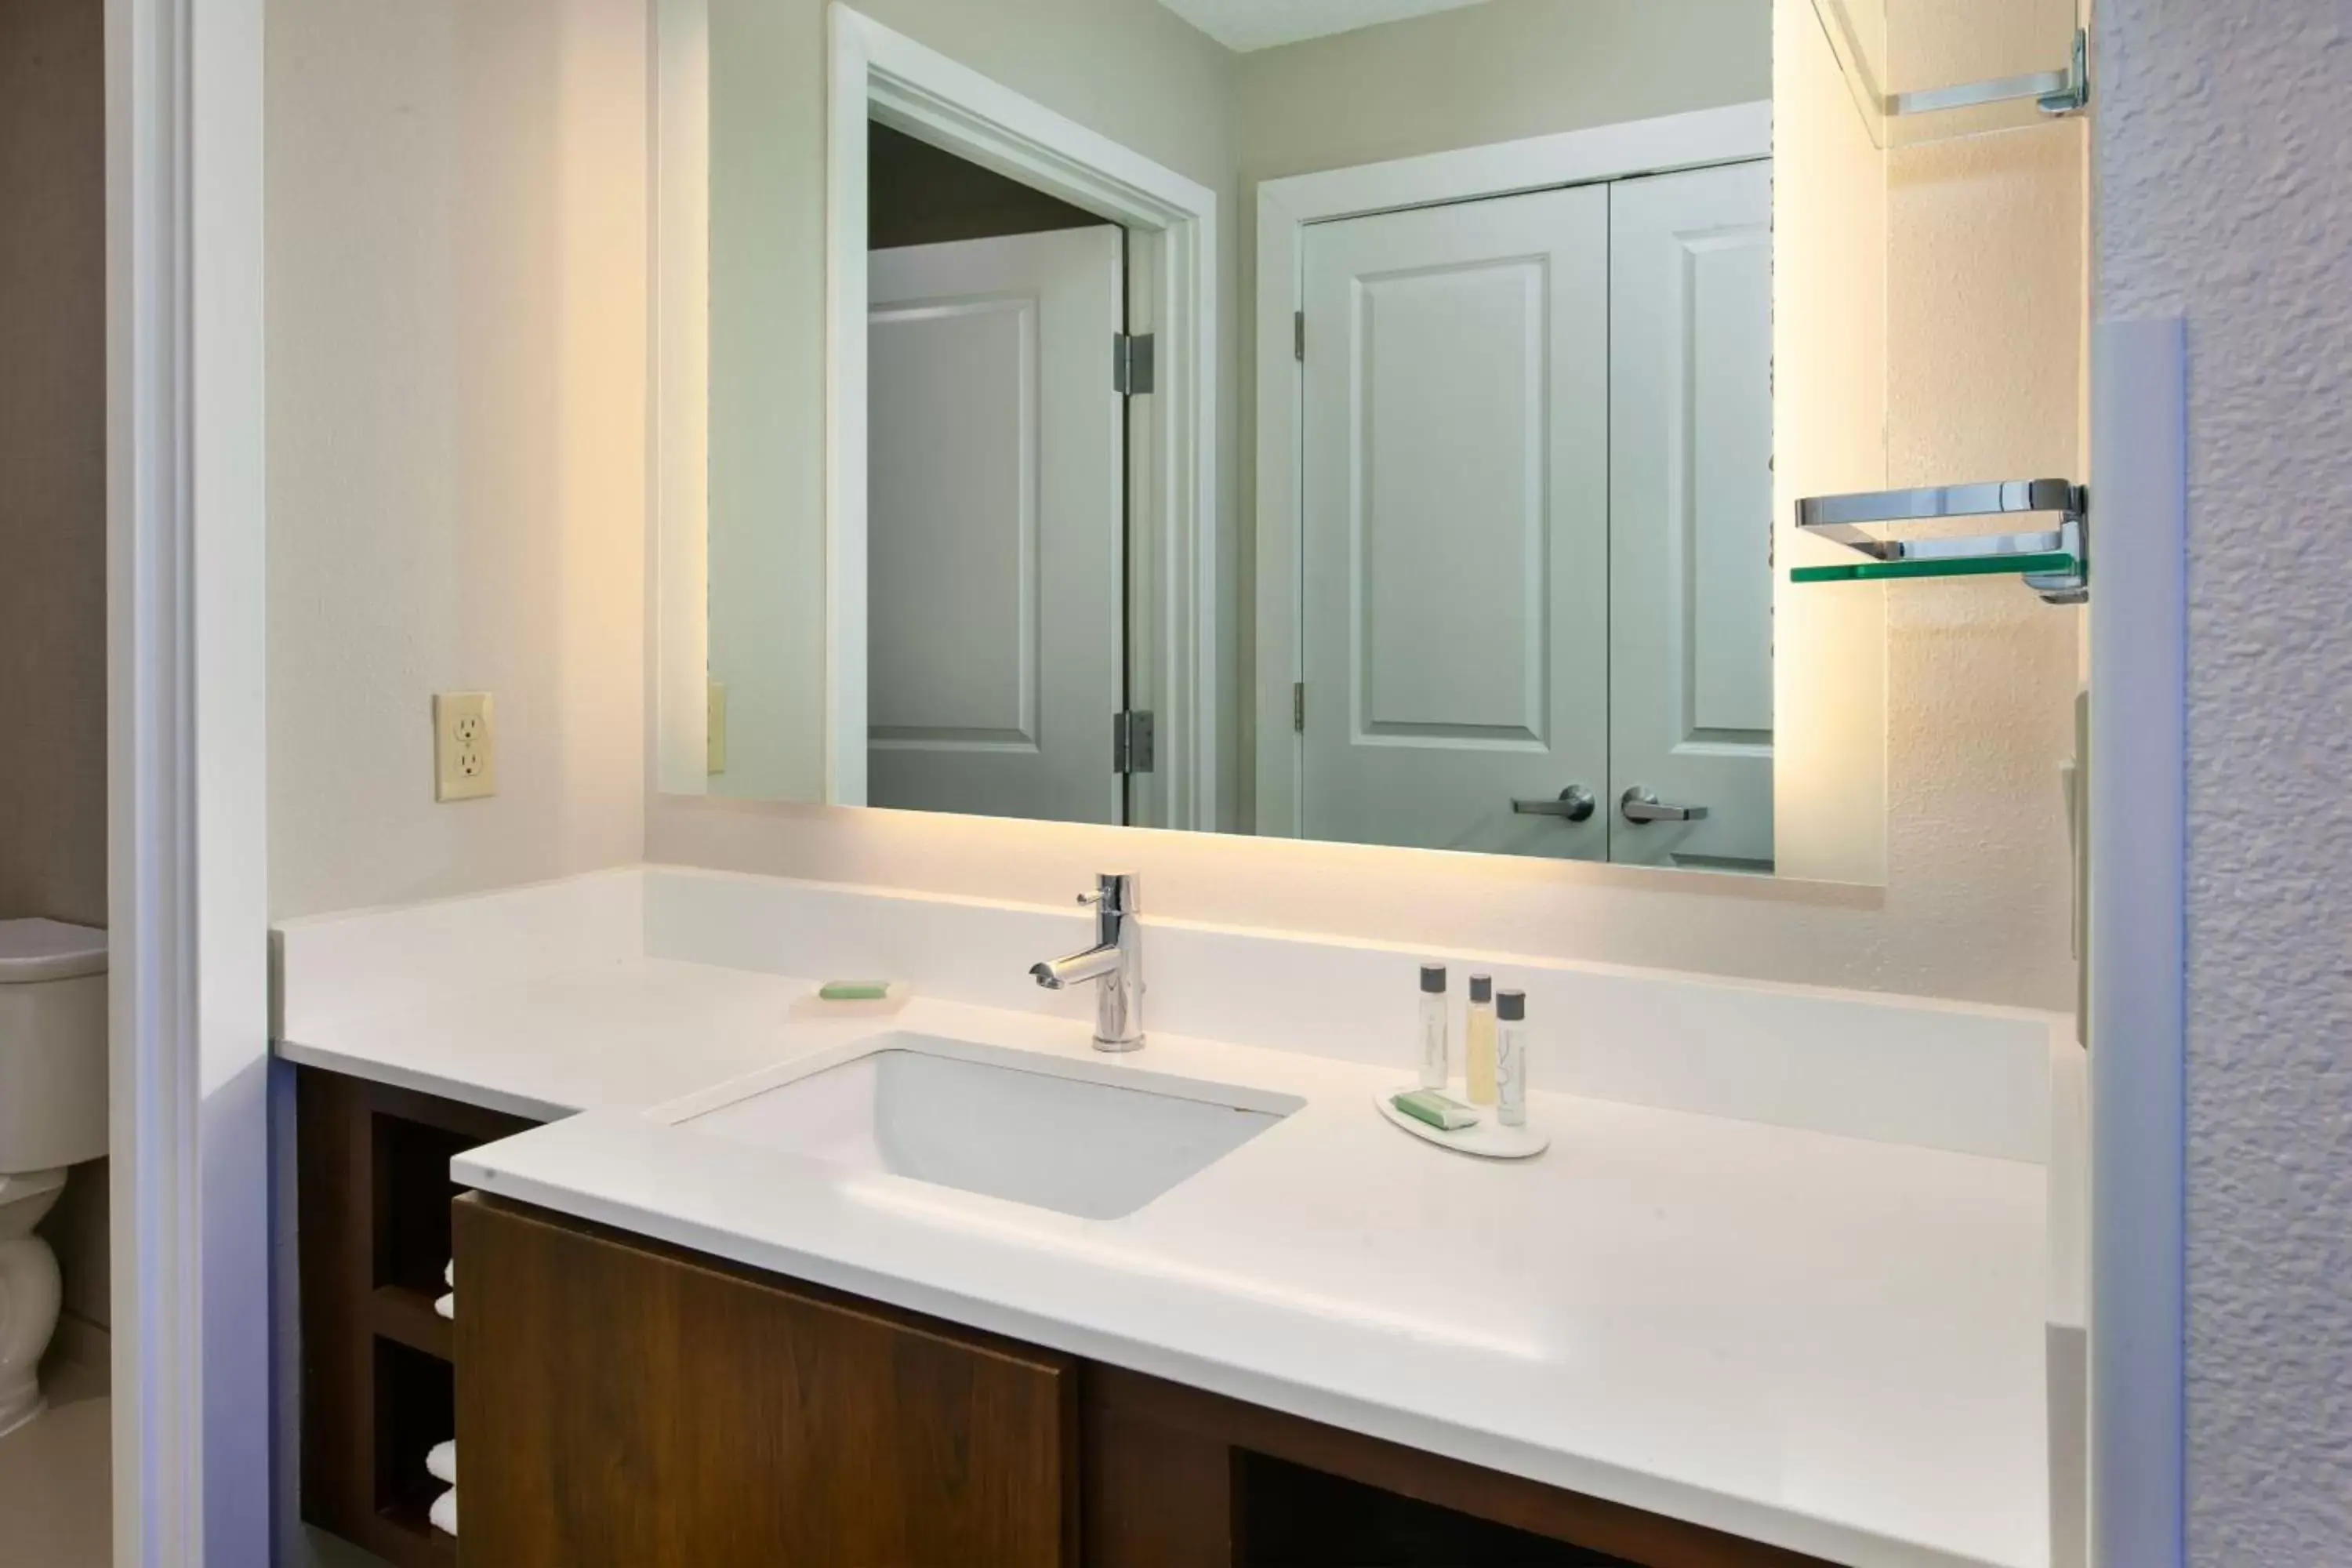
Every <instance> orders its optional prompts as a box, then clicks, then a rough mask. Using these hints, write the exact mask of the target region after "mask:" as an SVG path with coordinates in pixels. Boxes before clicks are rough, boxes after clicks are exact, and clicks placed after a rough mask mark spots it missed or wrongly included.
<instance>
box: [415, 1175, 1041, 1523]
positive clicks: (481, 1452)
mask: <svg viewBox="0 0 2352 1568" xmlns="http://www.w3.org/2000/svg"><path fill="white" fill-rule="evenodd" d="M455 1233H456V1241H457V1339H456V1344H457V1455H458V1480H457V1494H458V1500H459V1536H458V1552H459V1560H460V1562H461V1563H464V1564H466V1565H467V1568H535V1565H539V1564H545V1565H547V1568H607V1565H609V1568H654V1565H660V1564H678V1565H686V1564H691V1565H693V1568H733V1565H737V1564H740V1565H743V1568H753V1565H756V1568H782V1565H792V1568H803V1565H805V1568H817V1565H824V1564H842V1565H851V1564H856V1565H858V1568H888V1565H891V1564H945V1563H989V1564H1005V1565H1013V1564H1028V1563H1038V1564H1059V1563H1067V1562H1073V1561H1075V1558H1076V1520H1077V1510H1076V1459H1075V1455H1076V1388H1077V1373H1076V1366H1075V1364H1074V1363H1072V1362H1070V1361H1069V1360H1068V1359H1067V1358H1066V1357H1063V1356H1059V1355H1055V1354H1053V1353H1050V1352H1044V1351H1038V1350H1034V1349H1031V1348H1029V1347H1026V1346H1022V1345H1017V1344H1013V1343H1011V1342H1004V1341H1001V1340H997V1339H994V1338H992V1337H990V1336H986V1335H982V1334H977V1333H971V1332H967V1331H961V1330H958V1329H954V1328H952V1327H950V1326H948V1325H944V1324H939V1323H934V1322H929V1321H921V1320H917V1319H915V1318H912V1317H911V1316H908V1315H905V1314H900V1313H896V1312H893V1311H890V1310H887V1309H885V1308H880V1307H877V1306H872V1305H868V1304H866V1303H861V1302H857V1301H854V1300H849V1299H846V1298H843V1297H838V1296H835V1295H834V1294H832V1293H831V1292H827V1291H824V1290H820V1289H815V1288H813V1287H800V1286H793V1285H787V1284H785V1283H783V1282H782V1281H778V1280H776V1279H773V1278H772V1277H769V1276H763V1275H754V1274H752V1273H751V1271H749V1270H737V1269H734V1268H730V1267H728V1266H726V1265H724V1264H721V1263H719V1262H717V1261H715V1260H712V1259H708V1258H698V1257H696V1256H694V1255H691V1254H687V1253H683V1252H678V1251H676V1250H673V1249H670V1248H667V1247H659V1246H657V1245H655V1244H651V1243H646V1242H643V1241H639V1240H636V1239H635V1238H627V1237H619V1236H615V1235H613V1234H610V1233H606V1232H604V1231H602V1230H600V1229H596V1228H594V1227H591V1226H583V1225H580V1224H578V1223H576V1222H572V1221H570V1220H566V1219H563V1218H562V1217H560V1216H557V1215H551V1214H548V1213H546V1212H544V1211H541V1210H536V1209H529V1208H523V1207H519V1206H515V1205H506V1204H502V1203H499V1202H496V1201H494V1200H486V1199H483V1198H481V1197H478V1196H468V1197H466V1198H463V1199H460V1200H459V1201H458V1203H457V1205H456V1225H455Z"/></svg>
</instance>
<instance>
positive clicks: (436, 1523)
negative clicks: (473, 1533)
mask: <svg viewBox="0 0 2352 1568" xmlns="http://www.w3.org/2000/svg"><path fill="white" fill-rule="evenodd" d="M425 1517H426V1518H428V1519H430V1520H431V1521H433V1528H434V1529H436V1530H437V1531H440V1532H441V1533H442V1534H444V1535H448V1536H455V1535H456V1534H457V1488H456V1487H451V1488H450V1489H448V1490H447V1491H446V1492H443V1493H442V1494H441V1495H440V1496H439V1497H437V1498H435V1499H434V1500H433V1508H432V1511H431V1512H429V1513H428V1514H426V1516H425Z"/></svg>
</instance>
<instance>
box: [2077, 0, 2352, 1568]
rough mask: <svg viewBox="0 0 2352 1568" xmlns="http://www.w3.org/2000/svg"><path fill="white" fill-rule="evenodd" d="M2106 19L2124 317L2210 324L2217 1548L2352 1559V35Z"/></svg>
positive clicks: (2200, 1041) (2203, 1132)
mask: <svg viewBox="0 0 2352 1568" xmlns="http://www.w3.org/2000/svg"><path fill="white" fill-rule="evenodd" d="M2098 27H2099V43H2098V54H2099V59H2098V69H2097V70H2096V71H2095V73H2094V79H2095V83H2096V87H2097V91H2098V94H2099V103H2100V109H2099V115H2100V120H2099V127H2098V151H2097V177H2098V181H2099V187H2100V195H2101V201H2102V211H2101V225H2100V232H2099V238H2098V262H2099V293H2098V308H2099V310H2100V311H2101V312H2102V314H2104V315H2108V316H2115V317H2131V316H2143V315H2171V314H2181V315H2185V316H2186V318H2187V320H2188V329H2189V910H2188V916H2189V994H2188V1000H2189V1064H2188V1085H2187V1094H2188V1122H2189V1132H2188V1137H2189V1148H2188V1162H2189V1187H2188V1236H2189V1243H2188V1245H2189V1258H2188V1273H2189V1369H2188V1405H2189V1557H2190V1560H2191V1561H2194V1562H2197V1563H2248V1564H2263V1568H2270V1565H2273V1564H2323V1563H2325V1564H2334V1563H2346V1562H2352V1291H2347V1289H2346V1280H2347V1279H2352V1223H2347V1215H2352V1132H2347V1130H2352V1047H2347V1042H2352V948H2347V932H2352V794H2347V791H2346V789H2345V784H2344V781H2345V780H2346V778H2347V776H2352V617H2347V611H2346V606H2347V605H2352V549H2347V542H2352V528H2347V516H2352V272H2348V271H2347V267H2346V258H2347V256H2352V161H2347V157H2346V147H2347V137H2352V130H2347V119H2346V114H2347V110H2346V106H2347V104H2348V103H2352V26H2347V16H2346V13H2345V8H2344V6H2343V5H2342V4H2341V0H2278V3H2276V4H2273V5H2264V6H2262V7H2261V8H2260V10H2259V13H2258V14H2250V13H2247V12H2245V11H2243V10H2241V9H2240V8H2237V7H2233V6H2225V5H2181V4H2177V3H2173V0H2101V4H2100V7H2099V15H2098ZM2129 525H2130V520H2129V519H2128V518H2119V519H2116V520H2113V521H2112V524H2111V526H2113V527H2116V528H2123V527H2128V526H2129Z"/></svg>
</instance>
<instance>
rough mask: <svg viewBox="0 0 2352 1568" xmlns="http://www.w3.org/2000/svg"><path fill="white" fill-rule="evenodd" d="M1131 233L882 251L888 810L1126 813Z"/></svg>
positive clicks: (878, 351) (878, 612)
mask: <svg viewBox="0 0 2352 1568" xmlns="http://www.w3.org/2000/svg"><path fill="white" fill-rule="evenodd" d="M1121 272H1122V267H1121V260H1120V247H1119V231H1118V229H1117V228H1115V227H1111V226H1103V227H1099V228H1079V229H1066V230H1062V231H1059V232H1055V233H1050V234H1032V235H1017V236H1013V237H1007V238H1002V239H982V240H966V241H959V242H956V243H953V244H948V245H929V246H916V247H907V248H905V249H898V250H883V251H877V252H875V253H874V254H873V257H872V259H871V269H870V280H869V287H870V289H871V294H870V296H869V298H870V301H871V327H870V331H869V333H868V342H869V356H870V357H869V359H868V362H867V377H868V389H869V391H868V397H869V419H868V424H867V431H868V435H867V464H868V468H869V473H868V479H867V484H868V489H867V500H866V509H867V510H866V529H867V539H868V542H867V549H868V552H869V557H868V565H867V574H868V585H867V605H866V617H867V657H868V659H869V661H870V663H869V667H868V669H869V673H868V681H869V689H868V696H867V705H868V706H867V714H868V726H869V727H868V731H867V733H868V748H869V749H868V755H867V763H868V767H869V770H870V777H869V782H868V786H867V795H866V798H867V801H868V802H869V804H871V805H887V806H899V807H905V808H910V809H916V810H924V811H959V812H972V813H978V814H982V815H985V816H1029V817H1046V818H1052V819H1055V820H1058V821H1065V822H1110V823H1115V822H1118V821H1120V820H1122V816H1121V801H1122V798H1123V795H1124V791H1123V789H1122V787H1121V780H1120V777H1119V775H1118V773H1114V772H1112V765H1111V723H1112V719H1113V716H1114V715H1115V714H1117V713H1118V710H1119V707H1120V703H1121V700H1122V697H1123V694H1124V689H1125V680H1124V674H1123V669H1124V667H1123V664H1122V657H1123V656H1122V651H1121V641H1122V627H1123V624H1124V613H1123V608H1122V605H1123V602H1124V601H1123V596H1122V594H1121V588H1120V571H1121V561H1122V551H1121V547H1120V537H1119V536H1120V531H1121V528H1122V520H1123V518H1124V516H1125V512H1124V509H1123V507H1122V505H1121V496H1120V487H1121V484H1122V468H1123V458H1122V443H1121V439H1120V429H1121V424H1122V419H1123V414H1122V409H1121V402H1122V399H1121V398H1120V396H1119V395H1118V392H1117V390H1116V389H1115V388H1114V387H1113V385H1112V384H1111V340H1112V337H1113V335H1114V334H1115V333H1117V332H1118V330H1119V327H1120V323H1121V321H1123V319H1124V318H1123V314H1122V311H1121V308H1120V294H1121Z"/></svg>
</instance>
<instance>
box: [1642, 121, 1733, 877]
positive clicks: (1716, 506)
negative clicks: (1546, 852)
mask: <svg viewBox="0 0 2352 1568" xmlns="http://www.w3.org/2000/svg"><path fill="white" fill-rule="evenodd" d="M1610 249H1611V255H1612V263H1611V268H1610V271H1611V278H1612V284H1611V290H1612V291H1611V300H1610V337H1611V355H1610V385H1611V397H1610V463H1609V467H1610V476H1611V487H1610V492H1611V493H1610V513H1609V515H1610V578H1611V603H1610V616H1609V624H1610V628H1611V629H1610V647H1609V684H1610V701H1609V713H1610V746H1609V761H1610V767H1609V791H1608V795H1607V798H1606V801H1605V804H1606V805H1608V806H1609V807H1611V811H1610V847H1609V857H1610V858H1611V859H1612V860H1619V861H1631V862H1635V863H1639V864H1643V865H1717V866H1724V867H1727V868H1729V867H1744V868H1753V869H1756V870H1766V869H1769V868H1770V864H1771V860H1772V174H1771V165H1770V164H1769V163H1737V164H1732V165H1729V166H1727V167H1724V168H1717V169H1696V170H1693V171H1690V172H1688V173H1686V174H1660V175H1655V176H1653V177H1651V178H1647V179H1640V180H1623V181H1620V182H1618V183H1617V184H1614V185H1612V186H1611V187H1610ZM1628 790H1641V791H1646V792H1648V793H1650V794H1652V795H1656V796H1657V797H1658V799H1659V800H1660V801H1661V802H1663V803H1664V804H1665V805H1690V806H1704V807H1706V813H1707V815H1706V818H1705V820H1703V821H1696V822H1663V823H1654V824H1650V825H1648V826H1637V825H1635V824H1633V823H1632V822H1629V821H1628V820H1626V818H1625V816H1624V815H1623V813H1622V810H1619V809H1617V807H1618V803H1619V802H1620V801H1621V800H1622V797H1623V795H1624V794H1625V792H1626V791H1628Z"/></svg>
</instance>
